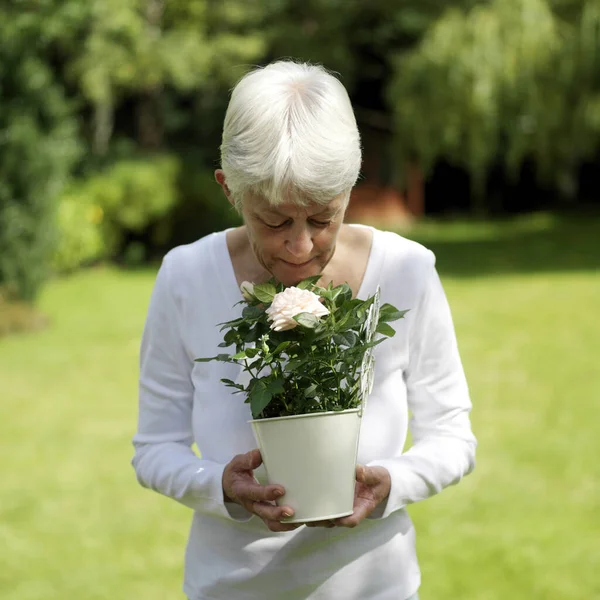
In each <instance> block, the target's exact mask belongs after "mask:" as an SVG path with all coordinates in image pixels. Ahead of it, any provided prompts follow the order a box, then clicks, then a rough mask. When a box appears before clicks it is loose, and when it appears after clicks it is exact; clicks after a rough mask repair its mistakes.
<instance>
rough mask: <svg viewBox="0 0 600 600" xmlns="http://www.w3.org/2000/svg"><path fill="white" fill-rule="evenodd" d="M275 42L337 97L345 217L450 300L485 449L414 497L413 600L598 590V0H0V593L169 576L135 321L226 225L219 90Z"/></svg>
mask: <svg viewBox="0 0 600 600" xmlns="http://www.w3.org/2000/svg"><path fill="white" fill-rule="evenodd" d="M286 57H292V58H295V59H299V60H308V61H312V62H318V63H321V64H324V65H325V66H326V67H328V68H329V69H331V70H333V71H335V72H337V73H339V76H340V78H341V80H342V81H343V83H344V84H345V85H346V87H347V89H348V91H349V93H350V95H351V98H352V101H353V104H354V107H355V111H356V115H357V119H358V122H359V127H360V129H361V135H362V140H363V147H364V164H363V169H362V175H361V179H360V182H359V184H358V185H357V187H356V189H355V191H354V193H353V196H352V200H351V204H350V208H349V213H348V220H349V221H353V222H364V223H371V224H374V225H378V226H380V227H382V228H385V229H391V230H395V231H398V232H399V233H401V234H402V235H404V236H406V237H409V238H412V239H415V240H417V241H420V242H422V243H424V244H425V245H427V246H428V247H429V248H431V249H432V250H434V251H435V252H436V255H437V259H438V268H439V270H440V273H441V276H442V279H443V281H444V284H445V287H446V291H447V294H448V297H449V299H450V302H451V305H452V309H453V314H454V319H455V325H456V329H457V334H458V338H459V345H460V348H461V353H462V356H463V362H464V365H465V369H466V371H467V376H468V378H469V382H470V387H471V392H472V396H473V401H474V411H473V426H474V430H475V433H476V434H477V436H478V438H479V443H480V446H479V452H478V466H477V469H476V470H475V472H474V473H473V474H472V475H470V476H469V477H468V478H467V479H466V480H465V481H464V482H463V483H461V485H459V486H457V487H455V488H452V489H448V490H446V491H444V492H443V493H442V494H441V495H439V496H437V497H435V498H433V499H431V500H428V501H427V502H423V503H420V504H417V505H414V506H412V507H410V512H411V515H412V517H413V519H414V520H415V522H416V525H417V530H418V550H419V555H420V559H421V565H422V570H423V587H422V590H421V596H422V599H423V600H446V599H459V600H463V599H464V600H505V599H506V598H513V599H523V600H525V599H527V600H565V599H569V600H584V599H585V600H591V599H600V575H598V567H599V566H600V511H599V510H598V506H599V498H600V469H599V468H598V464H597V460H598V456H600V442H599V438H600V435H599V434H600V366H599V362H598V358H599V356H600V317H599V314H600V195H599V191H600V0H587V1H586V0H495V1H489V2H487V1H479V2H476V1H473V0H446V1H443V2H442V1H439V0H410V1H409V0H368V1H367V0H302V1H300V0H260V1H259V0H4V1H3V2H2V3H1V4H0V400H1V401H0V456H1V459H2V460H1V465H2V466H1V469H0V472H1V473H2V481H1V484H0V598H2V599H3V600H42V599H44V600H54V599H56V600H58V599H60V600H71V599H73V600H75V599H77V600H81V599H85V600H101V599H102V600H103V599H106V600H109V599H110V600H120V599H124V600H125V599H127V600H131V599H134V600H136V599H138V598H139V599H142V598H143V599H144V600H164V599H165V598H168V599H170V598H180V597H182V596H181V593H180V592H179V590H180V585H181V577H182V557H183V550H184V545H185V539H186V535H187V529H188V524H189V519H190V516H191V515H190V513H189V511H188V509H185V508H183V507H181V506H179V505H177V504H176V503H175V502H172V501H170V500H167V499H165V498H162V497H160V496H158V495H157V494H152V493H150V492H147V491H145V490H142V489H141V488H140V487H139V486H138V485H137V484H136V482H135V478H134V474H133V470H132V469H131V467H130V466H129V460H130V458H131V454H132V448H131V445H130V439H131V436H132V434H133V432H134V430H135V426H136V409H137V406H136V402H137V400H136V387H137V381H136V377H137V354H138V347H139V338H140V335H141V330H142V327H143V322H144V317H145V311H146V308H147V304H148V299H149V295H150V292H151V289H152V284H153V280H154V276H155V273H156V268H157V264H158V262H159V261H160V258H161V257H162V255H164V253H165V252H166V251H167V250H168V249H170V248H172V247H173V246H175V245H177V244H181V243H186V242H190V241H193V240H195V239H197V238H198V237H200V236H202V235H205V234H208V233H210V232H212V231H216V230H219V229H222V228H224V227H228V226H232V225H235V224H237V223H238V222H239V221H238V217H237V215H236V214H235V213H234V212H233V211H232V210H231V209H230V207H229V205H228V203H227V202H226V201H225V199H224V198H223V197H222V194H221V192H220V188H219V187H218V185H217V184H216V183H215V182H214V179H213V170H214V169H215V168H216V167H217V166H218V160H219V143H220V132H221V125H222V120H223V116H224V112H225V108H226V105H227V101H228V94H229V91H230V89H231V87H232V86H233V85H234V84H235V82H236V81H237V80H238V79H239V77H241V76H242V75H243V74H244V73H245V72H246V71H247V70H248V69H249V68H250V67H251V66H252V65H260V64H265V63H267V62H269V61H271V60H274V59H278V58H286ZM206 543H207V544H211V543H217V541H216V540H210V539H207V540H206ZM365 600H367V599H365Z"/></svg>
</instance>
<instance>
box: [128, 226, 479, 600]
mask: <svg viewBox="0 0 600 600" xmlns="http://www.w3.org/2000/svg"><path fill="white" fill-rule="evenodd" d="M225 235H226V232H219V233H214V234H211V235H209V236H207V237H205V238H202V239H200V240H198V241H197V242H195V243H193V244H189V245H186V246H180V247H178V248H175V249H174V250H172V251H171V252H169V254H167V256H166V257H165V259H164V261H163V264H162V266H161V268H160V270H159V273H158V276H157V279H156V284H155V287H154V291H153V293H152V298H151V300H150V307H149V311H148V316H147V320H146V325H145V329H144V334H143V338H142V345H141V357H140V388H139V423H138V430H137V433H136V434H135V437H134V447H135V455H134V458H133V465H134V468H135V471H136V474H137V478H138V480H139V482H140V483H141V484H142V485H143V486H145V487H148V488H151V489H153V490H156V491H157V492H160V493H161V494H164V495H166V496H169V497H171V498H173V499H175V500H177V501H178V502H181V503H182V504H184V505H186V506H188V507H190V508H192V509H193V511H194V514H193V520H192V526H191V530H190V535H189V541H188V545H187V550H186V557H185V581H184V592H185V593H186V594H187V596H188V598H190V600H201V599H202V600H209V599H210V600H214V599H219V600H257V599H260V600H279V599H281V598H286V600H304V599H311V600H312V599H323V600H338V599H339V600H367V599H368V600H402V599H405V598H408V597H410V596H411V595H412V594H414V593H415V592H416V590H417V589H418V587H419V584H420V572H419V566H418V562H417V556H416V551H415V533H414V528H413V525H412V523H411V521H410V518H409V516H408V514H407V512H406V509H405V507H406V506H407V505H409V504H411V503H413V502H418V501H419V500H424V499H425V498H428V497H430V496H432V495H433V494H436V493H437V492H439V491H440V490H442V489H443V488H445V487H446V486H449V485H452V484H455V483H457V482H458V481H459V480H460V479H461V478H462V477H463V476H464V475H466V474H468V473H469V472H470V471H471V470H472V469H473V466H474V455H475V447H476V441H475V438H474V436H473V434H472V432H471V426H470V421H469V412H470V409H471V402H470V399H469V393H468V388H467V384H466V381H465V376H464V372H463V368H462V365H461V361H460V357H459V353H458V350H457V344H456V339H455V333H454V328H453V324H452V319H451V315H450V310H449V307H448V303H447V300H446V297H445V294H444V291H443V289H442V285H441V283H440V279H439V277H438V274H437V272H436V269H435V258H434V255H433V253H432V252H431V251H429V250H427V249H425V248H424V247H423V246H421V245H419V244H417V243H415V242H412V241H409V240H407V239H405V238H402V237H400V236H398V235H396V234H394V233H390V232H382V231H379V230H373V242H372V247H371V253H370V257H369V261H368V264H367V268H366V272H365V275H364V279H363V282H362V285H361V287H360V290H359V292H358V294H357V295H358V297H359V298H363V299H366V298H367V297H369V296H371V295H372V294H374V293H375V291H376V288H377V286H378V285H379V286H380V287H381V301H382V303H384V302H389V303H391V304H393V305H394V306H395V307H396V308H398V309H399V310H403V309H410V311H409V312H408V313H407V315H406V316H405V318H404V319H402V320H400V321H396V322H394V323H393V324H392V325H393V327H394V328H395V329H396V335H395V336H394V337H393V338H390V339H388V340H386V341H385V342H384V343H382V344H380V345H379V346H377V347H376V348H375V358H376V366H375V383H374V386H373V391H372V394H371V396H370V397H369V400H368V403H367V407H366V411H365V413H364V415H363V422H362V425H361V437H360V444H359V450H358V462H359V463H360V464H366V465H381V466H383V467H385V468H387V469H388V471H389V472H390V475H391V482H392V485H391V491H390V495H389V498H388V499H387V501H386V502H385V503H383V504H382V505H380V506H379V507H378V509H377V510H376V511H375V513H374V514H373V515H371V517H370V518H369V519H367V520H365V521H363V522H362V523H361V524H360V525H359V526H358V527H356V528H354V529H347V528H342V527H337V528H333V529H325V528H307V527H300V528H299V529H296V530H295V531H292V532H285V533H273V532H271V531H269V530H268V529H267V527H266V526H265V525H264V523H263V522H262V521H261V520H260V519H259V518H258V517H256V516H253V515H251V514H250V513H248V512H247V511H245V509H243V508H242V507H241V506H239V505H237V504H232V503H225V502H224V499H223V488H222V475H223V469H224V467H225V465H226V464H227V463H228V462H229V461H230V460H231V459H232V458H233V457H234V456H235V455H236V454H240V453H245V452H247V451H249V450H251V449H253V448H255V447H256V446H257V445H256V442H255V440H254V437H253V433H252V430H251V427H250V425H249V424H248V421H249V420H250V419H251V414H250V409H249V406H248V404H246V403H244V401H243V398H242V397H241V396H240V395H233V394H232V393H231V389H230V388H227V387H225V385H224V384H223V383H221V381H220V380H221V378H228V379H233V380H235V379H236V378H237V376H238V375H239V374H240V371H241V367H238V366H237V365H232V364H227V363H220V362H211V363H195V362H194V359H195V358H198V357H207V356H214V355H216V354H218V353H219V352H221V351H222V350H221V349H219V348H218V344H219V343H220V342H221V341H222V339H223V337H222V336H223V333H222V332H220V331H219V327H217V326H216V324H217V323H221V322H224V321H228V320H231V319H234V318H236V317H238V316H239V313H240V311H241V306H239V305H238V306H235V305H236V303H238V302H239V301H240V300H241V294H240V291H239V289H238V286H237V282H236V278H235V274H234V271H233V266H232V263H231V259H230V256H229V252H228V249H227V244H226V237H225ZM409 415H410V419H409ZM409 425H410V430H411V434H412V439H413V445H412V447H411V448H410V449H409V450H408V451H406V452H404V446H405V441H406V437H407V432H408V427H409ZM194 442H195V443H196V444H197V447H198V449H199V451H200V454H201V458H199V457H198V456H197V454H196V453H195V452H194V451H193V450H192V445H193V443H194ZM332 443H335V441H334V440H332Z"/></svg>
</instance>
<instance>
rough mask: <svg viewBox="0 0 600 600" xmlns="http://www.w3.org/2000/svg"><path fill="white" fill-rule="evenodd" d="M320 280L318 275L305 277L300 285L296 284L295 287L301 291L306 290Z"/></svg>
mask: <svg viewBox="0 0 600 600" xmlns="http://www.w3.org/2000/svg"><path fill="white" fill-rule="evenodd" d="M319 279H321V276H320V275H313V276H312V277H307V278H306V279H303V280H302V281H301V282H300V283H297V284H296V287H297V288H299V289H301V290H308V289H310V288H312V287H313V286H315V285H316V284H317V281H319Z"/></svg>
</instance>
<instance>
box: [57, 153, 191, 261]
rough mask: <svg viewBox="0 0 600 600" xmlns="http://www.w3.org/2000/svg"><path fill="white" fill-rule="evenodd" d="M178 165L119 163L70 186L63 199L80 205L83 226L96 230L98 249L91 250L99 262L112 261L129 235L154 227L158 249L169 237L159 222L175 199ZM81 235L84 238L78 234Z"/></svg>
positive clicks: (151, 160)
mask: <svg viewBox="0 0 600 600" xmlns="http://www.w3.org/2000/svg"><path fill="white" fill-rule="evenodd" d="M179 171H180V163H179V161H178V159H177V158H176V157H175V156H173V155H167V154H165V155H152V156H149V157H147V158H137V159H129V160H122V161H119V162H117V163H115V164H114V165H112V166H110V167H108V168H107V169H105V170H104V171H102V172H100V173H98V174H96V175H93V176H92V177H90V178H89V179H87V180H84V181H82V182H81V183H80V184H79V185H78V186H73V189H72V191H71V194H72V195H71V196H70V197H68V198H67V199H66V203H67V207H66V210H70V206H69V205H70V203H73V202H77V203H78V204H79V209H78V214H79V216H80V217H81V218H82V219H83V221H82V223H81V224H82V226H86V225H89V224H90V223H91V225H92V226H95V227H101V230H102V238H103V241H102V244H101V245H100V246H97V245H95V244H93V243H92V242H93V241H92V240H91V238H92V237H93V235H92V233H91V232H89V233H88V234H86V235H88V241H89V242H90V243H92V246H95V247H96V248H97V251H98V252H99V254H98V256H101V255H105V256H110V257H114V256H115V255H116V254H118V253H120V252H122V251H124V250H125V248H124V247H123V244H124V242H125V240H126V239H127V236H128V234H132V233H133V234H141V233H143V232H146V231H147V230H148V229H149V228H151V227H153V226H154V229H153V231H152V232H151V236H154V242H155V243H160V242H161V241H163V238H164V237H165V236H166V235H167V234H168V230H167V229H166V227H167V225H168V223H166V222H163V221H162V220H163V219H164V218H165V217H166V216H167V215H168V213H169V212H170V211H171V209H172V208H173V206H174V205H175V204H176V202H177V199H178V179H179ZM82 235H83V232H82Z"/></svg>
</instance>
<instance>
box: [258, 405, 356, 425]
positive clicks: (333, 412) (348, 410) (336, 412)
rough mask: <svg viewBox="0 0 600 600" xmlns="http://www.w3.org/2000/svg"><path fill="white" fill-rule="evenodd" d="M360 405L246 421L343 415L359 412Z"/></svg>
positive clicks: (259, 421)
mask: <svg viewBox="0 0 600 600" xmlns="http://www.w3.org/2000/svg"><path fill="white" fill-rule="evenodd" d="M361 412H362V409H361V407H358V408H346V409H344V410H329V411H327V412H311V413H306V414H303V415H286V416H285V417H267V418H266V419H250V420H249V421H248V423H265V422H271V423H272V422H273V421H287V420H290V419H303V418H306V417H326V416H331V415H345V414H348V413H361ZM359 416H360V415H359Z"/></svg>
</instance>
